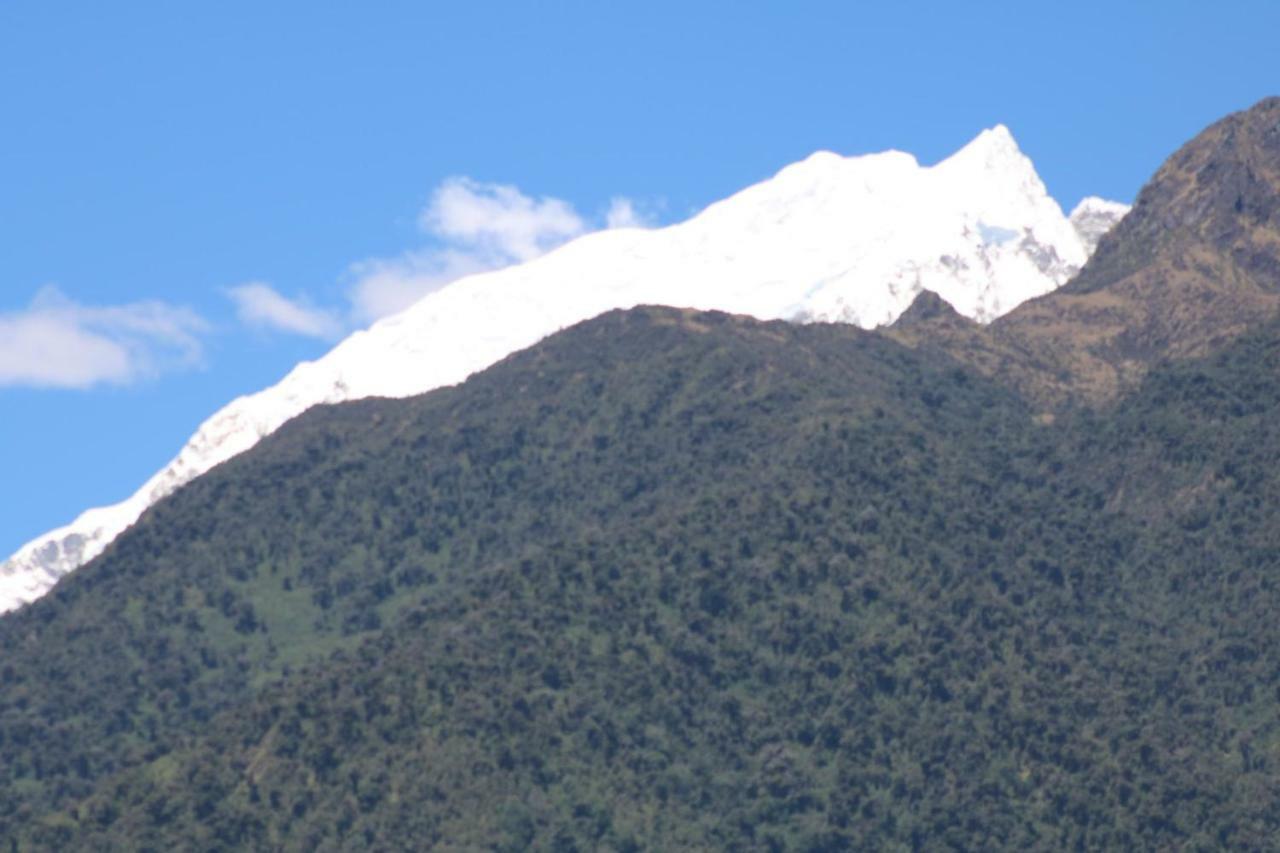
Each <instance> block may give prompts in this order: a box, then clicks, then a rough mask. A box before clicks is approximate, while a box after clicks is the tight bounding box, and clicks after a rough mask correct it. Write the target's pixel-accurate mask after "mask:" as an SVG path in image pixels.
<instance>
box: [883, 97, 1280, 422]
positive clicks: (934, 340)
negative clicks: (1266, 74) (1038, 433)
mask: <svg viewBox="0 0 1280 853" xmlns="http://www.w3.org/2000/svg"><path fill="white" fill-rule="evenodd" d="M1090 208H1093V209H1098V208H1099V206H1098V205H1097V203H1090V206H1089V207H1084V206H1083V205H1082V207H1081V208H1078V209H1077V211H1076V212H1074V213H1073V214H1072V218H1073V220H1074V221H1075V222H1076V224H1077V227H1078V228H1079V229H1080V231H1081V233H1082V235H1088V234H1091V233H1093V232H1094V231H1095V230H1097V229H1094V228H1093V226H1092V225H1091V224H1090V223H1089V220H1090V218H1091V215H1092V214H1091V213H1090ZM1090 239H1091V238H1090ZM943 295H944V296H945V294H943ZM957 307H960V306H957ZM1277 310H1280V98H1268V99H1266V100H1264V101H1261V102H1259V103H1258V104H1256V105H1254V106H1253V107H1252V108H1250V109H1248V110H1245V111H1242V112H1238V113H1234V114H1232V115H1230V116H1227V117H1226V118H1224V119H1222V120H1221V121H1219V122H1217V123H1215V124H1213V125H1212V126H1210V127H1208V128H1207V129H1205V130H1204V131H1203V132H1201V133H1200V134H1199V135H1198V136H1196V137H1195V138H1194V139H1192V140H1191V141H1190V142H1188V143H1187V144H1186V145H1184V146H1183V147H1182V148H1180V149H1179V150H1178V151H1177V152H1175V153H1174V154H1173V156H1172V157H1170V158H1169V159H1168V160H1167V161H1166V162H1165V163H1164V165H1163V166H1161V167H1160V169H1159V170H1158V171H1157V172H1156V174H1155V175H1154V176H1153V177H1152V178H1151V180H1150V181H1149V182H1148V183H1147V184H1146V186H1145V187H1144V188H1143V189H1142V191H1141V193H1139V195H1138V199H1137V201H1136V202H1135V203H1134V206H1133V210H1132V211H1130V212H1129V213H1128V215H1126V216H1125V217H1124V218H1123V220H1122V221H1121V222H1120V224H1119V225H1117V226H1116V227H1115V228H1114V229H1111V230H1109V231H1107V233H1105V234H1104V235H1103V236H1101V238H1100V239H1098V240H1097V251H1096V252H1095V253H1094V255H1093V256H1092V257H1091V258H1090V259H1089V262H1088V263H1087V264H1086V265H1085V267H1084V269H1082V270H1081V271H1080V274H1079V275H1078V276H1076V277H1075V278H1074V279H1073V280H1072V281H1071V282H1070V283H1068V284H1067V285H1066V286H1064V287H1062V288H1061V289H1059V290H1057V291H1055V292H1053V293H1050V294H1047V295H1045V296H1042V297H1040V298H1038V299H1032V300H1029V301H1028V302H1026V303H1024V304H1022V305H1020V306H1019V307H1018V308H1017V309H1016V310H1014V311H1011V312H1009V313H1008V314H1006V315H1004V316H1002V317H1000V318H999V319H997V320H996V321H995V322H993V323H991V324H990V325H989V326H987V327H979V326H976V325H973V324H969V325H968V326H956V325H954V324H951V325H949V326H945V327H944V326H935V327H930V326H928V324H925V325H921V324H915V325H914V326H912V327H910V328H902V329H897V330H896V331H895V334H897V335H898V337H899V339H901V340H904V341H907V342H914V343H917V344H920V345H923V346H929V347H941V348H943V349H945V350H946V351H947V352H948V353H950V354H951V355H953V356H956V357H958V358H960V359H962V360H965V361H968V362H969V363H971V364H973V365H975V366H977V367H979V368H980V369H981V370H983V371H984V372H986V373H988V374H993V375H1000V376H1002V377H1004V378H1005V379H1006V381H1008V382H1010V383H1011V384H1013V385H1014V386H1015V387H1017V388H1018V389H1019V391H1020V392H1021V393H1023V394H1024V395H1026V396H1028V397H1030V398H1032V399H1035V400H1037V401H1038V402H1039V403H1040V404H1042V405H1044V406H1046V407H1048V408H1056V407H1059V406H1061V405H1063V404H1065V403H1068V402H1071V401H1075V400H1080V399H1086V400H1092V401H1095V402H1097V401H1104V400H1111V399H1114V398H1115V397H1116V396H1117V395H1118V394H1120V393H1121V392H1123V391H1124V390H1126V389H1129V388H1132V387H1133V386H1134V384H1135V383H1136V382H1138V381H1139V380H1140V379H1141V377H1143V376H1144V375H1145V374H1146V373H1147V371H1149V370H1150V369H1151V367H1152V366H1154V365H1155V364H1157V363H1159V362H1160V361H1162V360H1166V359H1184V358H1193V357H1196V356H1200V355H1205V354H1208V353H1210V352H1213V351H1216V350H1217V349H1219V348H1221V347H1222V346H1223V345H1224V344H1226V343H1228V342H1229V341H1231V340H1233V339H1235V338H1236V337H1238V336H1239V335H1240V334H1242V333H1243V332H1244V331H1246V330H1247V329H1250V328H1252V327H1254V326H1255V325H1257V323H1258V322H1259V321H1260V320H1263V319H1265V318H1268V317H1271V316H1273V315H1274V314H1275V313H1276V311H1277Z"/></svg>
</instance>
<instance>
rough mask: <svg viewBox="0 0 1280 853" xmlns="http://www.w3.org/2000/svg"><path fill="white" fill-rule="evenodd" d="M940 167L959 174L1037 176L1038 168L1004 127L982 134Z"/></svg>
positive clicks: (996, 127) (998, 126)
mask: <svg viewBox="0 0 1280 853" xmlns="http://www.w3.org/2000/svg"><path fill="white" fill-rule="evenodd" d="M938 168H941V169H944V170H947V171H956V172H979V173H993V172H994V173H1015V174H1026V173H1034V172H1035V166H1033V165H1032V163H1031V160H1030V158H1028V157H1027V155H1025V154H1023V153H1022V149H1021V148H1019V147H1018V141H1017V140H1016V139H1014V138H1013V134H1012V133H1011V132H1010V131H1009V128H1007V127H1005V126H1004V125H1003V124H997V125H996V126H995V127H989V128H987V129H986V130H984V131H982V132H981V133H979V134H978V135H977V136H975V137H974V138H973V139H971V140H970V141H969V144H967V145H965V146H964V147H963V148H961V149H960V150H959V151H957V152H956V153H955V154H952V155H951V156H950V157H948V158H947V159H945V160H943V161H942V162H941V163H939V164H938Z"/></svg>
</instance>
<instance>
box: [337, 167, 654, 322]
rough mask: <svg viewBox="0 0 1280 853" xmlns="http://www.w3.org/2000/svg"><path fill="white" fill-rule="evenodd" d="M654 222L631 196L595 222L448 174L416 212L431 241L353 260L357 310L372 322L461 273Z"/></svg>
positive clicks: (557, 202) (563, 205)
mask: <svg viewBox="0 0 1280 853" xmlns="http://www.w3.org/2000/svg"><path fill="white" fill-rule="evenodd" d="M651 224H652V223H651V221H650V219H649V218H648V217H646V216H643V215H642V214H641V213H640V212H639V211H638V210H637V209H636V205H635V204H634V202H632V201H631V200H630V199H627V198H622V197H618V198H614V199H613V200H612V201H611V202H610V205H609V208H608V210H607V211H606V213H605V215H604V222H603V223H600V222H590V221H588V220H587V219H585V218H584V217H583V216H581V215H580V214H579V213H578V212H577V211H576V210H575V209H574V207H573V205H571V204H570V203H569V202H567V201H564V200H562V199H558V198H551V197H545V196H544V197H542V198H532V197H530V196H527V195H525V194H524V193H522V192H521V191H520V190H519V189H518V188H517V187H514V186H511V185H509V184H489V183H482V182H480V181H476V180H473V179H471V178H467V177H454V178H448V179H447V180H445V181H444V182H443V183H442V184H441V185H440V186H439V187H438V188H437V189H436V191H435V192H434V193H432V195H431V200H430V202H429V203H428V204H427V206H426V208H425V209H424V210H423V211H422V213H421V214H419V216H418V225H419V227H420V228H421V229H422V230H423V232H424V233H425V234H426V235H427V237H428V239H429V241H430V243H431V245H430V246H428V247H427V248H423V249H418V250H415V251H411V252H405V253H404V254H402V255H400V256H398V257H395V258H373V259H370V260H365V261H361V262H359V263H356V264H352V265H351V267H350V269H349V270H348V273H349V275H350V276H351V277H352V279H353V280H354V281H353V283H352V285H351V287H350V292H349V295H350V298H351V303H352V313H353V315H354V319H355V320H356V321H357V322H359V323H368V322H371V321H373V320H377V319H378V318H380V317H385V316H388V315H390V314H394V313H396V312H398V311H402V310H404V309H405V308H408V307H409V306H410V305H412V304H413V303H415V302H417V301H418V300H419V299H421V298H422V297H423V296H426V295H427V294H428V293H431V292H432V291H434V290H439V289H440V288H441V287H444V286H445V285H446V284H449V283H450V282H452V281H455V280H457V279H459V278H462V277H463V276H467V275H472V274H474V273H479V272H486V271H488V270H494V269H499V268H501V267H505V266H509V265H511V264H518V263H523V262H525V261H529V260H532V259H533V258H536V257H538V256H539V255H542V254H545V253H546V252H549V251H551V250H552V249H554V248H556V247H557V246H559V245H561V244H562V243H565V242H566V241H568V240H571V239H573V238H574V237H578V236H581V235H583V234H586V233H588V232H590V231H594V230H597V229H598V228H599V227H601V226H602V225H603V227H606V228H642V227H648V226H649V225H651Z"/></svg>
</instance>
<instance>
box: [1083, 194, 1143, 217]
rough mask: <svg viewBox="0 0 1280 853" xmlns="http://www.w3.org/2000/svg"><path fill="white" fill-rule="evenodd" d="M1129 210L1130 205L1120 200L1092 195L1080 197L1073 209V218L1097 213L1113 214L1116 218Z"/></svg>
mask: <svg viewBox="0 0 1280 853" xmlns="http://www.w3.org/2000/svg"><path fill="white" fill-rule="evenodd" d="M1128 212H1129V205H1127V204H1124V203H1123V202H1119V201H1111V200H1110V199H1105V198H1101V197H1100V196H1096V195H1090V196H1085V197H1084V198H1082V199H1080V203H1079V204H1077V205H1076V206H1075V207H1074V208H1072V210H1071V216H1070V217H1069V218H1070V219H1071V220H1073V221H1074V220H1078V219H1081V218H1082V217H1085V216H1091V215H1095V214H1103V215H1112V216H1114V217H1115V218H1116V219H1119V218H1120V217H1121V216H1124V215H1125V214H1126V213H1128Z"/></svg>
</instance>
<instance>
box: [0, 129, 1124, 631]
mask: <svg viewBox="0 0 1280 853" xmlns="http://www.w3.org/2000/svg"><path fill="white" fill-rule="evenodd" d="M1124 210H1125V208H1124V206H1123V205H1114V204H1113V205H1111V206H1109V207H1106V208H1105V209H1101V212H1100V213H1099V214H1098V215H1096V216H1094V217H1093V219H1092V220H1091V223H1092V224H1091V225H1090V226H1089V229H1091V230H1089V231H1087V232H1081V230H1080V225H1079V223H1077V222H1075V221H1072V220H1068V219H1067V218H1066V217H1065V216H1064V215H1063V213H1062V210H1061V208H1060V207H1059V206H1058V204H1057V202H1055V201H1054V200H1053V199H1052V198H1051V197H1050V196H1049V195H1048V193H1047V192H1046V190H1045V186H1044V184H1043V183H1042V182H1041V180H1040V178H1039V176H1038V175H1037V174H1036V171H1035V168H1034V166H1033V165H1032V163H1031V161H1030V160H1029V159H1028V158H1027V157H1026V155H1025V154H1023V153H1022V151H1021V150H1020V149H1019V148H1018V145H1017V143H1016V142H1015V141H1014V138H1013V135H1012V134H1011V133H1010V132H1009V130H1008V129H1007V128H1005V127H1004V126H997V127H995V128H992V129H990V130H985V131H983V132H982V133H980V134H979V135H978V136H977V137H976V138H975V139H974V140H973V141H972V142H970V143H969V144H968V145H966V146H965V147H964V148H963V149H961V150H960V151H959V152H957V153H956V154H954V155H952V156H951V157H949V158H947V159H946V160H943V161H942V162H940V163H938V164H936V165H934V166H921V165H920V164H919V163H918V162H917V161H916V159H915V158H914V157H912V156H911V155H909V154H904V153H902V152H898V151H890V152H885V153H881V154H870V155H865V156H859V157H842V156H839V155H837V154H832V153H830V152H819V153H817V154H814V155H812V156H810V157H808V158H807V159H805V160H803V161H801V162H799V163H795V164H792V165H790V166H787V167H786V168H784V169H782V170H781V171H780V172H779V173H778V174H777V175H775V176H774V177H773V178H771V179H769V180H766V181H764V182H762V183H759V184H757V185H755V186H752V187H749V188H748V189H746V190H743V191H742V192H739V193H737V194H736V195H734V196H732V197H730V198H728V199H725V200H723V201H720V202H717V203H715V204H712V205H711V206H709V207H708V208H706V209H705V210H704V211H702V212H701V213H699V214H698V215H696V216H694V217H693V218H692V219H690V220H688V221H686V222H683V223H680V224H678V225H672V226H670V227H666V228H661V229H656V230H644V229H617V230H612V231H605V232H598V233H595V234H590V235H587V236H585V237H582V238H580V239H578V240H575V241H573V242H571V243H569V244H567V245H565V246H563V247H561V248H560V249H558V250H556V251H554V252H552V253H550V254H548V255H545V256H543V257H541V258H538V259H536V260H533V261H530V262H528V263H525V264H521V265H519V266H513V267H508V268H506V269H503V270H499V271H496V272H490V273H485V274H481V275H476V276H471V277H468V278H465V279H461V280H459V281H457V282H455V283H453V284H451V285H449V286H447V287H445V288H443V289H441V290H439V291H437V292H435V293H432V294H430V295H428V296H427V297H425V298H424V299H422V300H421V301H420V302H418V303H417V304H415V305H414V306H412V307H410V308H409V309H407V310H406V311H404V312H402V313H401V314H398V315H395V316H392V317H388V318H386V319H384V320H381V321H379V322H378V323H376V324H374V325H373V326H372V327H371V328H369V329H367V330H365V331H361V332H357V333H355V334H354V335H352V336H351V337H350V338H348V339H347V340H345V341H343V342H342V343H340V344H339V345H338V346H337V347H335V348H334V349H333V350H332V351H331V352H330V353H328V354H327V355H326V356H324V357H323V358H321V359H319V360H317V361H315V362H308V363H303V364H300V365H298V366H297V367H296V368H295V369H294V370H293V371H292V372H290V373H289V375H288V376H286V377H285V378H284V380H283V381H281V382H280V383H279V384H277V385H275V386H274V387H272V388H269V389H267V390H265V391H262V392H260V393H258V394H254V395H251V396H247V397H242V398H240V399H237V400H235V401H234V402H232V403H231V404H229V405H228V406H226V407H225V408H224V409H222V410H221V411H219V412H217V413H216V414H215V415H213V417H211V418H210V419H209V420H208V421H206V422H205V423H204V424H202V425H201V427H200V429H199V430H198V431H197V433H196V434H195V435H194V436H193V437H192V438H191V439H190V441H189V442H188V443H187V445H186V446H185V447H183V449H182V451H181V452H180V453H179V454H178V456H177V458H175V459H174V460H173V461H172V462H171V463H169V464H168V465H167V466H166V467H165V468H164V469H163V470H161V471H160V472H158V473H157V474H155V476H153V477H152V478H151V479H150V480H148V481H147V483H146V484H145V485H144V486H143V487H142V488H141V489H139V490H138V492H137V493H135V494H134V495H133V496H132V497H130V498H129V499H128V500H126V501H124V502H122V503H119V504H116V505H114V506H110V507H103V508H98V509H91V510H89V511H87V512H85V513H84V514H82V515H81V516H80V517H79V518H77V519H76V520H75V521H74V522H73V523H72V524H70V525H68V526H66V527H63V528H59V529H57V530H54V531H52V532H50V533H48V534H45V535H44V536H41V537H40V538H38V539H36V540H35V541H33V542H31V543H29V544H27V545H26V546H24V547H23V548H22V549H21V550H19V551H18V552H17V553H16V554H15V555H13V557H12V558H10V559H9V560H8V561H6V562H5V563H4V564H2V565H0V611H3V610H7V609H11V608H13V607H16V606H18V605H20V604H22V603H23V602H26V601H30V600H32V599H34V598H36V597H38V596H40V595H42V594H43V593H44V592H45V591H46V590H48V589H49V587H50V586H52V585H53V584H54V583H55V582H56V581H57V579H58V578H59V577H61V576H62V575H63V574H65V573H66V572H68V571H71V570H72V569H74V568H76V567H77V566H79V565H81V564H82V563H84V562H86V561H87V560H89V559H92V558H93V557H94V556H96V555H97V554H99V553H101V551H102V550H103V549H104V548H105V547H106V546H107V544H108V543H110V542H111V541H112V540H113V539H114V538H115V537H116V535H118V534H119V533H120V531H121V530H123V529H124V528H126V527H128V526H129V525H130V524H132V523H133V522H134V521H135V520H136V519H137V518H138V516H139V515H140V514H141V513H142V512H143V510H145V509H146V508H147V507H148V506H150V505H152V504H153V503H155V502H156V501H157V500H159V499H161V498H163V497H165V496H166V495H168V494H170V493H172V492H173V491H174V490H175V489H177V488H178V487H179V486H181V485H183V484H184V483H186V482H188V481H190V480H191V479H192V478H194V477H196V476H199V475H200V474H202V473H204V472H205V471H207V470H209V469H210V468H211V467H213V466H214V465H217V464H219V463H221V462H223V461H225V460H227V459H229V458H231V457H232V456H235V455H236V454H238V453H241V452H243V451H245V450H247V449H248V448H250V447H252V446H253V445H254V444H256V443H257V442H258V440H259V439H261V438H262V437H263V436H266V435H268V434H270V433H271V432H273V431H274V430H276V429H277V428H278V427H279V426H280V425H281V424H283V423H284V422H285V421H287V420H289V419H290V418H292V417H294V416H295V415H298V414H299V413H301V412H302V411H304V410H306V409H307V408H309V407H311V406H313V405H315V404H317V403H334V402H339V401H342V400H348V399H355V398H360V397H367V396H384V397H406V396H410V395H414V394H419V393H422V392H424V391H428V390H431V389H433V388H438V387H441V386H444V385H451V384H455V383H458V382H461V381H462V380H464V379H466V378H467V376H469V375H470V374H472V373H474V372H475V371H477V370H481V369H483V368H485V367H488V366H489V365H491V364H494V363H495V362H497V361H499V360H500V359H502V358H504V357H505V356H507V355H509V354H511V353H513V352H515V351H516V350H519V349H521V348H524V347H527V346H530V345H532V344H533V343H535V342H537V341H538V340H539V339H541V338H543V337H545V336H546V335H548V334H551V333H553V332H556V331H558V330H559V329H562V328H565V327H567V326H570V325H572V324H574V323H577V322H579V321H581V320H585V319H588V318H590V317H594V316H596V315H598V314H600V313H602V312H605V311H608V310H610V309H614V308H629V307H632V306H635V305H638V304H645V303H647V304H661V305H673V306H681V307H690V308H698V309H704V310H713V309H718V310H724V311H730V312H733V313H738V314H748V315H751V316H754V317H758V318H761V319H791V320H801V321H804V320H821V321H834V322H842V323H853V324H856V325H858V326H861V327H864V328H871V327H875V326H879V325H883V324H887V323H890V322H892V321H893V320H894V319H895V318H897V316H898V315H899V314H901V313H902V312H903V311H904V310H905V309H906V308H907V306H908V305H909V304H910V303H911V301H912V299H914V298H915V296H916V295H917V294H919V293H921V292H922V291H924V290H930V291H933V292H935V293H937V294H938V295H939V296H940V297H941V298H943V299H945V300H946V301H947V302H949V303H950V304H951V305H953V306H955V308H956V309H957V310H958V311H959V312H960V313H961V314H963V315H965V316H966V317H970V318H972V319H974V320H977V321H980V322H989V321H991V320H993V319H995V318H996V317H999V316H1000V315H1002V314H1004V313H1005V312H1007V311H1009V310H1010V309H1012V308H1014V307H1015V306H1017V305H1019V304H1020V303H1022V302H1023V301H1025V300H1027V299H1030V298H1032V297H1035V296H1039V295H1041V294H1043V293H1047V292H1049V291H1052V290H1053V289H1055V288H1057V287H1058V286H1060V285H1062V284H1063V283H1064V282H1065V281H1067V280H1068V279H1069V278H1070V277H1071V276H1072V275H1074V274H1075V273H1076V272H1077V270H1078V269H1079V268H1080V266H1081V265H1082V264H1083V263H1084V262H1085V260H1086V258H1087V256H1088V252H1089V249H1090V247H1091V240H1092V238H1091V237H1088V236H1086V234H1093V233H1096V232H1100V231H1102V230H1105V228H1106V227H1108V225H1109V223H1110V222H1113V221H1115V220H1116V219H1118V218H1119V217H1120V216H1122V215H1123V213H1124Z"/></svg>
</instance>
